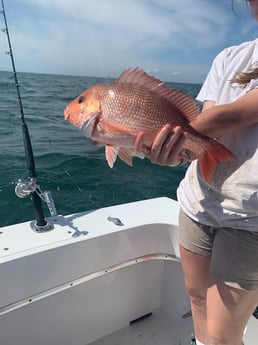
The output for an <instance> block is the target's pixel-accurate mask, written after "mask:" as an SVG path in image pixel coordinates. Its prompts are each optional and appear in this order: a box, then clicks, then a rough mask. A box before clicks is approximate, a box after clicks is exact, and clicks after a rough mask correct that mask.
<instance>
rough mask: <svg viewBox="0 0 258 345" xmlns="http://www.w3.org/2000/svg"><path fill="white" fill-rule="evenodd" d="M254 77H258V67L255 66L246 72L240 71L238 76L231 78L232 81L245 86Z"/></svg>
mask: <svg viewBox="0 0 258 345" xmlns="http://www.w3.org/2000/svg"><path fill="white" fill-rule="evenodd" d="M252 79H258V67H254V68H253V69H251V70H248V71H246V72H240V73H238V74H237V75H236V77H235V78H234V79H232V80H230V82H231V83H237V84H239V85H240V86H243V87H245V86H246V85H247V84H248V83H249V82H250V81H251V80H252Z"/></svg>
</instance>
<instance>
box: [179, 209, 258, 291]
mask: <svg viewBox="0 0 258 345" xmlns="http://www.w3.org/2000/svg"><path fill="white" fill-rule="evenodd" d="M257 227H258V224H257ZM178 240H179V243H180V245H181V246H182V247H184V248H185V249H187V250H189V251H191V252H194V253H196V254H200V255H206V256H210V257H211V264H210V272H211V275H212V276H213V277H214V278H215V279H218V280H220V281H223V282H224V283H225V284H227V285H230V286H232V287H236V288H240V289H244V290H257V289H258V232H251V231H246V230H239V229H232V228H213V227H210V226H207V225H202V224H199V223H198V222H195V221H194V220H192V219H191V218H189V217H188V216H186V215H185V214H184V213H183V212H182V211H181V212H180V215H179V234H178Z"/></svg>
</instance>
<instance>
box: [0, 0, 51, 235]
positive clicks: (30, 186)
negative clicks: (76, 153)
mask: <svg viewBox="0 0 258 345" xmlns="http://www.w3.org/2000/svg"><path fill="white" fill-rule="evenodd" d="M1 4H2V10H1V11H0V13H1V14H2V15H3V17H4V24H5V27H4V28H3V29H1V31H2V32H4V33H6V36H7V41H8V46H9V51H7V52H6V54H7V55H10V58H11V62H12V70H13V76H14V81H15V86H16V91H17V96H18V106H19V110H20V115H21V126H22V136H23V144H24V151H25V157H26V164H27V169H28V171H29V177H30V180H29V181H22V180H19V181H18V183H17V185H16V187H15V193H16V195H17V196H18V197H20V198H24V197H26V196H27V195H30V194H32V201H33V205H34V212H35V218H36V220H35V222H33V224H32V227H33V229H34V230H35V231H37V232H45V231H49V230H51V229H52V228H53V227H52V225H51V224H50V223H48V222H47V221H46V220H45V217H44V212H43V207H42V201H45V202H46V203H47V205H48V208H49V211H50V214H51V215H52V216H53V215H56V209H55V204H54V200H53V198H52V195H51V192H49V191H47V192H44V193H43V192H42V191H41V190H40V187H39V186H38V185H37V183H36V168H35V160H34V155H33V150H32V145H31V140H30V134H29V129H28V126H27V124H26V121H25V116H24V111H23V105H22V98H21V93H20V86H19V82H18V77H17V73H16V68H15V62H14V57H13V50H12V44H11V39H10V35H9V30H8V24H7V18H6V12H5V7H4V0H1Z"/></svg>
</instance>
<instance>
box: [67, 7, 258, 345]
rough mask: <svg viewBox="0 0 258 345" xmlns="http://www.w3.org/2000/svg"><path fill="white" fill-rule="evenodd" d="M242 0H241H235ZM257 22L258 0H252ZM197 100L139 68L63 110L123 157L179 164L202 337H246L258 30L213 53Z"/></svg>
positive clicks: (257, 172) (254, 271)
mask: <svg viewBox="0 0 258 345" xmlns="http://www.w3.org/2000/svg"><path fill="white" fill-rule="evenodd" d="M233 3H234V1H233ZM247 3H248V5H249V6H250V8H251V10H252V13H253V16H254V18H255V19H256V20H257V21H258V0H250V1H247ZM197 99H198V100H199V101H201V102H203V109H202V113H201V114H199V109H198V107H197V103H196V101H195V100H193V99H192V98H191V97H189V96H188V95H185V94H183V93H182V92H181V91H179V90H175V89H169V88H168V87H167V86H165V85H164V84H163V83H162V82H161V81H159V80H157V79H155V78H154V77H151V76H149V75H147V74H146V73H145V72H144V71H142V70H140V69H139V68H135V69H134V70H130V69H128V70H126V71H124V72H123V73H122V74H121V75H120V76H119V77H118V79H117V80H116V81H114V82H110V83H105V84H100V85H96V86H93V87H91V88H89V89H88V90H86V91H85V92H83V93H82V94H81V95H80V96H79V97H77V98H76V99H75V100H74V101H73V102H71V103H70V104H69V105H68V106H67V107H66V109H65V111H64V116H65V119H67V120H69V121H70V122H71V123H72V124H73V125H74V126H76V127H78V128H80V129H81V130H82V132H83V133H84V134H85V135H86V136H87V137H89V138H90V139H91V140H92V143H93V144H94V145H105V150H106V159H107V161H108V164H109V166H110V167H113V165H114V163H115V161H116V158H117V156H118V157H119V158H120V159H122V160H123V161H124V162H126V163H127V164H129V165H132V157H133V156H134V155H140V156H142V157H144V156H147V157H148V158H149V159H150V160H151V161H152V162H153V163H156V164H160V165H168V166H171V165H172V166H173V165H178V164H180V163H182V162H186V161H192V162H191V164H190V166H189V168H188V169H187V172H186V176H185V178H184V179H183V180H182V181H181V183H180V186H179V188H178V191H177V196H178V202H179V204H180V207H181V211H180V219H179V234H178V239H179V244H180V253H181V259H182V267H183V271H184V276H185V283H186V288H187V291H188V294H189V297H190V302H191V309H192V315H193V322H194V330H195V336H196V343H197V345H225V344H226V345H242V338H243V333H244V329H245V326H246V324H247V321H248V319H249V317H250V316H251V314H252V312H253V311H254V310H255V307H256V306H257V305H258V264H257V263H258V39H256V40H254V41H251V42H245V43H242V44H240V45H239V46H234V47H229V48H227V49H225V50H223V51H222V52H221V53H220V54H218V56H217V57H216V58H215V59H214V61H213V64H212V67H211V70H210V72H209V74H208V76H207V78H206V80H205V82H204V84H203V86H202V88H201V91H200V93H199V95H198V97H197Z"/></svg>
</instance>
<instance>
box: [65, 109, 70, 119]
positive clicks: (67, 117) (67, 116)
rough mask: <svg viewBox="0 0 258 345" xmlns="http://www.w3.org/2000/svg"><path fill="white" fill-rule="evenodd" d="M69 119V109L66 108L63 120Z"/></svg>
mask: <svg viewBox="0 0 258 345" xmlns="http://www.w3.org/2000/svg"><path fill="white" fill-rule="evenodd" d="M69 117H70V111H69V108H68V107H66V108H65V110H64V118H65V120H69Z"/></svg>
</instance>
